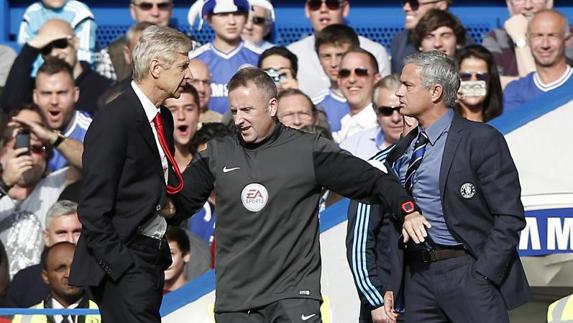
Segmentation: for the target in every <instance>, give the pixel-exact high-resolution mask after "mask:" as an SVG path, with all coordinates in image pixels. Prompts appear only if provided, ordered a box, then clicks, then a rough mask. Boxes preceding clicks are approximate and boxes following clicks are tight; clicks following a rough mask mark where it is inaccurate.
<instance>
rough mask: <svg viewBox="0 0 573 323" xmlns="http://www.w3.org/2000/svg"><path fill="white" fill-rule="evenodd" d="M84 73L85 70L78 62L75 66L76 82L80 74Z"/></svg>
mask: <svg viewBox="0 0 573 323" xmlns="http://www.w3.org/2000/svg"><path fill="white" fill-rule="evenodd" d="M83 71H84V68H83V67H82V64H80V62H79V61H78V62H77V63H76V65H74V71H73V73H74V80H75V79H77V78H78V76H80V74H82V72H83Z"/></svg>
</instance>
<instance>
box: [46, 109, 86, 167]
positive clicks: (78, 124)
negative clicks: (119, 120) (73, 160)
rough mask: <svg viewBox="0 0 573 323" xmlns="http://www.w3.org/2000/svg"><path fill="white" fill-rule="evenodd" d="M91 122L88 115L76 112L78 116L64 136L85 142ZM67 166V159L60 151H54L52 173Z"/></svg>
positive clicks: (51, 162)
mask: <svg viewBox="0 0 573 323" xmlns="http://www.w3.org/2000/svg"><path fill="white" fill-rule="evenodd" d="M91 122H92V118H91V117H90V116H89V115H88V114H87V113H85V112H83V111H77V110H76V115H75V116H74V118H73V119H72V122H71V123H70V125H69V126H68V128H67V129H66V132H65V133H64V136H66V137H69V138H72V139H76V140H79V141H81V142H83V141H84V137H85V135H86V132H87V131H88V127H89V126H90V123H91ZM66 165H68V161H67V160H66V158H65V157H64V156H63V155H62V154H61V153H60V152H59V151H58V150H56V149H54V156H53V157H52V159H50V163H49V167H50V171H51V172H53V171H56V170H58V169H60V168H63V167H65V166H66Z"/></svg>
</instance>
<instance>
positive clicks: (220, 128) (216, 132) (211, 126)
mask: <svg viewBox="0 0 573 323" xmlns="http://www.w3.org/2000/svg"><path fill="white" fill-rule="evenodd" d="M233 134H234V132H233V131H231V129H230V128H229V127H228V126H226V125H224V124H222V123H219V122H209V123H204V124H203V125H202V126H201V129H199V130H197V132H195V134H194V135H193V138H191V143H190V144H189V150H190V151H191V152H193V153H195V152H197V149H198V147H199V145H201V144H204V143H206V142H208V141H209V140H211V139H213V138H219V137H226V136H231V135H233Z"/></svg>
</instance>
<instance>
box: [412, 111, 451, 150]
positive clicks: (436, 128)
mask: <svg viewBox="0 0 573 323" xmlns="http://www.w3.org/2000/svg"><path fill="white" fill-rule="evenodd" d="M453 119H454V111H453V110H452V109H448V111H447V112H446V113H445V114H444V115H443V116H441V117H440V118H439V119H438V120H437V121H436V122H434V124H433V125H432V126H431V127H430V128H428V129H426V130H424V129H423V128H422V127H420V131H425V132H426V134H427V135H428V140H429V141H430V144H431V145H432V146H433V145H434V144H435V143H436V141H437V140H438V138H440V136H441V135H442V134H443V133H445V132H447V131H448V129H450V125H451V124H452V120H453Z"/></svg>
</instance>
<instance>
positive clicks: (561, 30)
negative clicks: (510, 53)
mask: <svg viewBox="0 0 573 323" xmlns="http://www.w3.org/2000/svg"><path fill="white" fill-rule="evenodd" d="M570 38H571V31H570V29H569V23H568V22H567V18H566V17H565V16H564V15H563V14H561V13H560V12H558V11H556V10H550V9H546V10H542V11H539V12H538V13H536V14H535V16H534V17H533V18H532V19H531V21H530V22H529V24H528V26H527V41H528V43H529V46H530V47H531V52H532V54H533V58H534V60H535V69H536V71H535V72H531V73H529V74H528V75H527V76H525V77H522V78H520V79H518V80H516V81H513V82H511V83H509V84H508V85H507V87H506V88H505V91H504V92H503V108H504V112H509V111H513V110H514V109H516V108H517V107H519V106H520V105H522V104H524V103H525V102H527V101H529V100H531V99H534V98H536V97H538V96H540V95H542V94H544V93H548V92H551V91H554V90H556V89H558V88H562V87H564V88H572V87H573V76H572V75H573V69H572V68H571V66H569V65H568V64H567V58H566V56H565V50H566V48H565V44H566V43H567V41H568V40H569V39H570Z"/></svg>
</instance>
